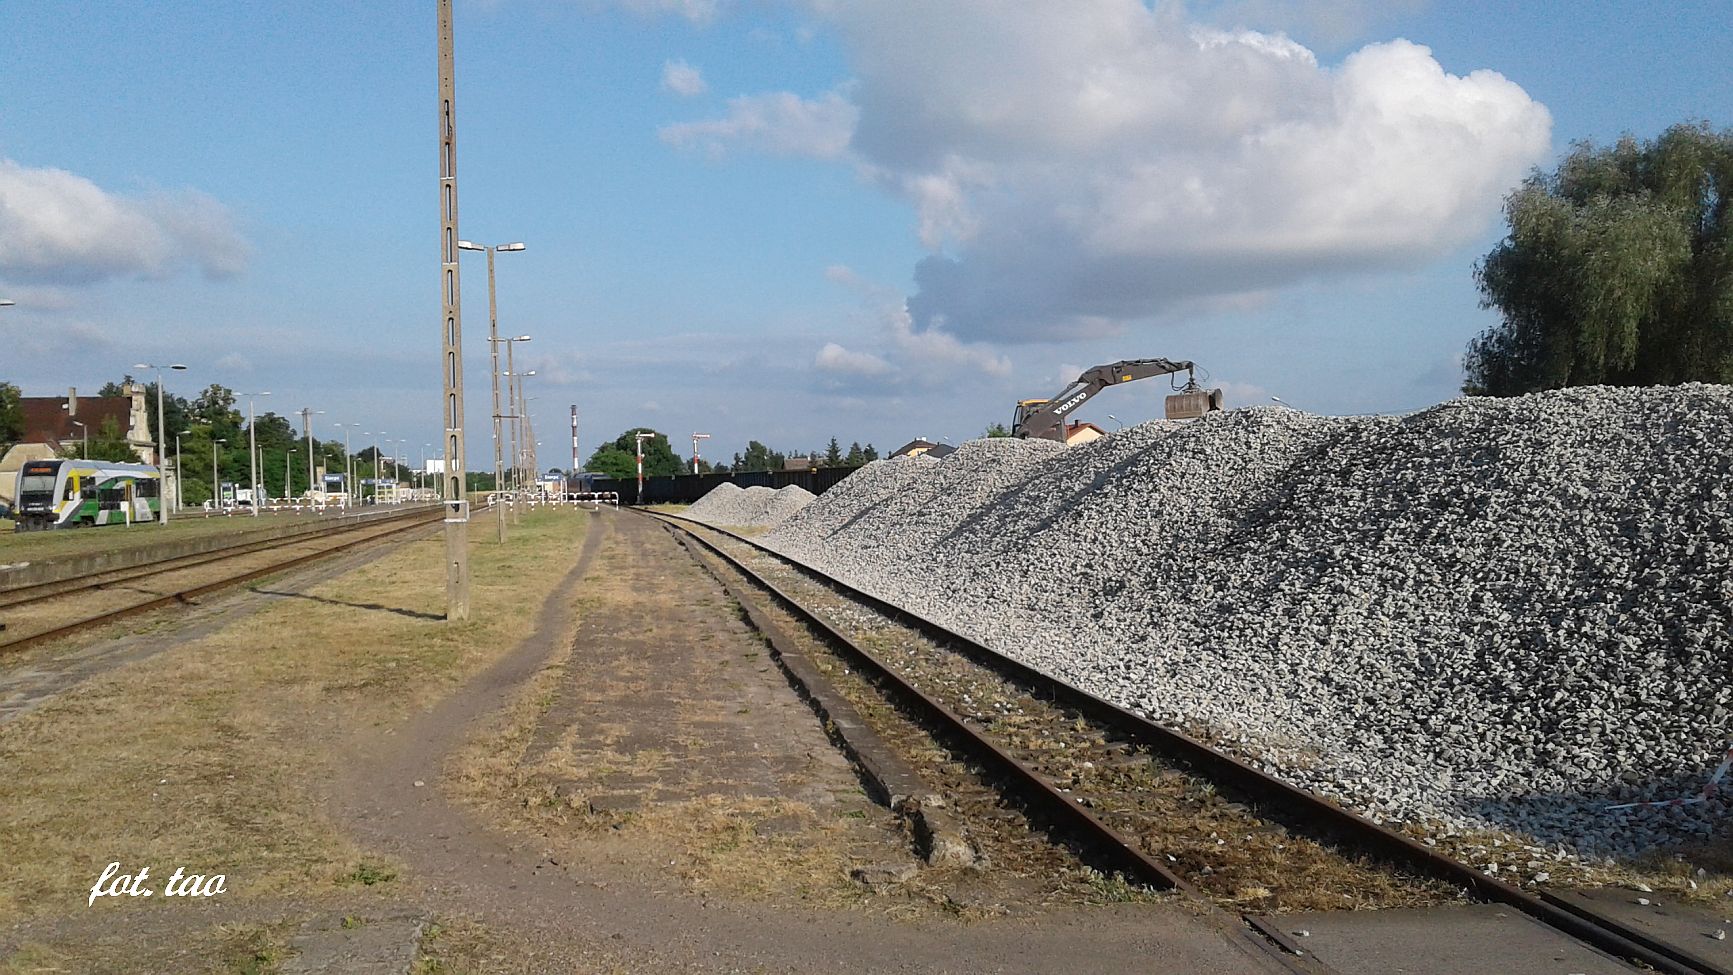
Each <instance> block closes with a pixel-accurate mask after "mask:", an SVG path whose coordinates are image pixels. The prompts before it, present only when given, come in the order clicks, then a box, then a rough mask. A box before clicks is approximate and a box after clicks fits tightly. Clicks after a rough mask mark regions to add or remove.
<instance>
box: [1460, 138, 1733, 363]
mask: <svg viewBox="0 0 1733 975" xmlns="http://www.w3.org/2000/svg"><path fill="white" fill-rule="evenodd" d="M1730 200H1733V130H1723V131H1721V132H1716V131H1714V130H1712V129H1711V128H1710V127H1709V126H1708V125H1707V124H1706V123H1695V124H1685V125H1675V126H1673V127H1671V128H1669V129H1667V131H1665V132H1663V133H1662V134H1661V135H1660V137H1659V138H1657V139H1655V140H1653V141H1650V142H1644V143H1639V142H1637V141H1636V140H1635V139H1632V138H1630V137H1628V136H1627V137H1625V138H1623V139H1621V140H1619V142H1618V143H1617V144H1616V145H1614V146H1611V147H1607V148H1601V147H1597V146H1595V145H1593V144H1590V143H1578V144H1577V145H1576V146H1575V148H1573V150H1572V151H1571V153H1570V155H1569V156H1567V157H1566V158H1565V159H1564V161H1563V162H1562V163H1560V164H1559V167H1558V170H1557V171H1556V172H1553V173H1550V174H1547V173H1539V172H1536V173H1535V174H1533V175H1532V176H1530V177H1529V179H1528V180H1527V181H1526V182H1525V183H1524V184H1523V186H1522V187H1521V188H1520V189H1518V190H1517V191H1516V192H1514V193H1512V194H1511V196H1510V197H1509V198H1508V199H1507V200H1506V201H1505V214H1506V217H1507V218H1508V220H1509V223H1510V233H1509V236H1507V237H1506V238H1505V239H1504V240H1502V241H1500V242H1499V243H1498V245H1497V246H1495V247H1494V248H1493V250H1492V252H1491V253H1489V254H1487V256H1486V257H1485V258H1484V259H1482V261H1481V262H1480V264H1479V265H1478V266H1477V267H1476V268H1475V278H1476V281H1477V283H1478V284H1479V286H1480V290H1481V294H1482V297H1483V303H1484V305H1485V306H1486V307H1488V308H1497V309H1498V310H1499V311H1500V312H1501V313H1502V317H1503V321H1502V322H1501V323H1500V324H1499V325H1496V326H1494V327H1493V328H1491V329H1488V330H1487V331H1486V332H1484V333H1482V334H1481V335H1480V336H1479V337H1477V338H1476V339H1474V341H1473V342H1471V343H1470V344H1469V347H1468V353H1467V356H1466V359H1465V363H1464V366H1465V369H1466V379H1465V382H1464V384H1463V390H1464V391H1465V392H1468V393H1474V394H1487V395H1494V396H1512V395H1518V394H1521V393H1527V392H1532V391H1534V390H1539V389H1554V388H1558V387H1561V386H1578V385H1588V384H1597V383H1606V384H1612V385H1644V384H1668V383H1681V382H1691V381H1702V382H1717V383H1724V382H1729V381H1733V221H1730V220H1729V201H1730Z"/></svg>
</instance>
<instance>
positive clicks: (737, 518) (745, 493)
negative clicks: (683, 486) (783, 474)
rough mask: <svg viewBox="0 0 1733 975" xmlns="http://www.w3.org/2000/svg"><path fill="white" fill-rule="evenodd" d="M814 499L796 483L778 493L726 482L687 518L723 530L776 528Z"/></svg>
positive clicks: (695, 505) (708, 495)
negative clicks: (722, 528)
mask: <svg viewBox="0 0 1733 975" xmlns="http://www.w3.org/2000/svg"><path fill="white" fill-rule="evenodd" d="M812 500H813V494H812V492H811V491H808V490H807V489H805V488H803V487H800V486H799V485H795V484H790V485H789V486H788V487H785V488H782V489H781V490H777V489H775V488H768V487H760V486H756V485H755V486H753V487H749V488H741V487H738V486H736V485H735V484H733V483H731V482H726V481H725V482H723V483H722V484H719V485H717V486H716V487H715V488H713V489H712V490H711V491H710V492H709V493H707V494H705V495H704V496H703V497H702V498H699V499H698V501H697V502H696V503H694V504H693V505H692V507H690V508H688V509H686V517H688V518H691V519H693V520H694V521H701V522H703V523H705V524H707V525H716V526H719V527H720V526H728V527H732V528H774V527H776V526H777V525H780V524H782V523H783V522H784V521H786V520H787V519H788V518H789V517H790V516H792V515H794V514H796V513H798V512H799V511H800V510H801V509H803V508H805V507H806V506H807V505H809V504H811V503H812Z"/></svg>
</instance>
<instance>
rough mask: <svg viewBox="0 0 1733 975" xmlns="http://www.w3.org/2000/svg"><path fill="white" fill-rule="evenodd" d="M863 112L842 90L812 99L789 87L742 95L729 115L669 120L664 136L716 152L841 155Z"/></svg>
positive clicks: (671, 142)
mask: <svg viewBox="0 0 1733 975" xmlns="http://www.w3.org/2000/svg"><path fill="white" fill-rule="evenodd" d="M859 114H860V113H859V111H858V110H857V109H856V108H855V106H854V104H853V103H851V102H850V101H849V100H848V99H847V98H846V97H844V95H843V92H842V91H840V90H839V91H832V92H828V93H826V94H824V95H821V96H819V97H818V98H811V99H809V98H802V97H800V96H799V95H796V94H793V93H791V92H786V91H782V92H771V93H768V94H762V95H742V96H740V97H738V98H731V99H729V101H728V114H727V115H726V116H725V117H723V118H719V119H711V120H709V121H703V122H678V123H675V124H672V125H665V126H663V127H662V129H661V136H662V141H663V142H666V143H668V144H669V145H671V146H676V147H678V148H682V149H690V148H701V149H703V150H704V151H705V152H707V153H709V154H710V155H712V156H721V155H723V154H724V153H726V151H727V150H728V148H729V147H730V146H734V145H738V146H743V147H746V148H750V149H755V150H758V151H760V152H767V153H770V154H772V155H778V156H808V157H811V158H813V159H838V158H841V157H842V156H843V154H844V153H845V152H847V150H848V143H849V136H850V134H851V133H853V131H854V127H855V122H856V120H857V118H858V117H859Z"/></svg>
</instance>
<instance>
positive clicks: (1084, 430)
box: [1065, 423, 1107, 447]
mask: <svg viewBox="0 0 1733 975" xmlns="http://www.w3.org/2000/svg"><path fill="white" fill-rule="evenodd" d="M1105 436H1107V431H1106V430H1103V429H1101V428H1100V427H1098V426H1096V425H1095V424H1093V423H1067V424H1066V425H1065V446H1067V447H1075V446H1077V445H1078V444H1085V443H1089V442H1091V441H1094V440H1100V439H1101V438H1102V437H1105Z"/></svg>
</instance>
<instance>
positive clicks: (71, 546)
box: [0, 509, 372, 563]
mask: <svg viewBox="0 0 1733 975" xmlns="http://www.w3.org/2000/svg"><path fill="white" fill-rule="evenodd" d="M367 510H372V509H367ZM314 520H315V519H314V517H313V516H311V515H290V514H264V513H261V514H260V515H259V516H258V517H257V518H254V517H252V516H251V515H246V516H243V515H235V516H232V517H221V518H217V517H212V518H202V517H201V518H182V519H179V520H176V519H175V518H174V516H173V515H170V516H169V523H168V524H167V525H166V526H164V525H159V524H157V523H155V522H147V523H145V524H139V525H99V526H96V527H91V528H73V529H55V530H53V531H41V532H15V531H13V530H12V526H13V522H10V521H7V520H4V519H0V563H3V562H15V561H19V560H23V559H47V558H54V557H56V556H62V555H82V554H85V553H87V552H105V551H109V550H111V549H128V548H148V547H149V546H152V545H161V544H162V543H163V542H166V541H177V542H178V541H184V540H186V539H189V538H200V537H203V536H206V535H229V534H241V533H244V532H251V531H263V530H265V529H268V528H277V527H281V526H285V525H302V524H312V523H313V522H314Z"/></svg>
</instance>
